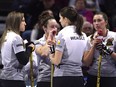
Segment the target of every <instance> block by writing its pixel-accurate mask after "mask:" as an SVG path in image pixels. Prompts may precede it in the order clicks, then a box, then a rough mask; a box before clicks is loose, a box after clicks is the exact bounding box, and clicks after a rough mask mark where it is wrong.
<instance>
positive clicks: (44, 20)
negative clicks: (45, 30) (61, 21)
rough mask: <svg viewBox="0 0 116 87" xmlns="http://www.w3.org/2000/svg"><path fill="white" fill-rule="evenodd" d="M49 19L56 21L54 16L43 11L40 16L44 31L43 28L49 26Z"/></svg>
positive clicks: (40, 24)
mask: <svg viewBox="0 0 116 87" xmlns="http://www.w3.org/2000/svg"><path fill="white" fill-rule="evenodd" d="M49 19H55V18H54V16H53V15H51V14H50V13H49V12H48V11H43V12H42V13H41V14H40V15H39V20H38V23H39V27H40V28H41V29H42V26H45V27H47V24H48V20H49Z"/></svg>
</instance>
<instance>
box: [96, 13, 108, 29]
mask: <svg viewBox="0 0 116 87" xmlns="http://www.w3.org/2000/svg"><path fill="white" fill-rule="evenodd" d="M95 15H102V16H103V18H104V20H105V21H107V26H106V28H108V29H109V28H110V26H109V23H108V16H107V15H106V14H105V13H104V12H96V13H95Z"/></svg>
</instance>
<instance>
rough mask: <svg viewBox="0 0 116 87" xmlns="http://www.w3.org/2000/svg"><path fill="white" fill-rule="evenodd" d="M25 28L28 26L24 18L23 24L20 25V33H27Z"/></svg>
mask: <svg viewBox="0 0 116 87" xmlns="http://www.w3.org/2000/svg"><path fill="white" fill-rule="evenodd" d="M25 26H26V22H25V18H24V17H23V19H22V21H21V23H20V31H22V32H23V31H25Z"/></svg>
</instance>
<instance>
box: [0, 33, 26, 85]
mask: <svg viewBox="0 0 116 87" xmlns="http://www.w3.org/2000/svg"><path fill="white" fill-rule="evenodd" d="M21 51H25V48H24V45H23V39H22V38H21V36H20V35H18V34H16V33H14V32H12V31H9V32H8V33H7V35H6V37H5V42H4V44H3V45H2V47H1V57H2V64H3V66H4V67H3V70H2V72H1V79H2V80H3V81H5V82H4V83H5V84H3V87H5V85H8V87H11V86H12V85H13V84H11V83H10V82H12V81H15V82H14V85H16V86H19V87H25V83H24V74H23V70H22V66H20V64H19V62H18V60H17V58H16V55H15V54H16V53H19V52H21Z"/></svg>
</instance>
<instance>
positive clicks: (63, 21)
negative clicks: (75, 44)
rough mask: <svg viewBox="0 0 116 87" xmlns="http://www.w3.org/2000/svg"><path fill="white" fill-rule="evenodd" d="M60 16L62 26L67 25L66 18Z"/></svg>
mask: <svg viewBox="0 0 116 87" xmlns="http://www.w3.org/2000/svg"><path fill="white" fill-rule="evenodd" d="M59 17H60V20H59V22H60V24H61V25H62V27H65V26H66V20H65V18H63V17H62V16H61V15H59Z"/></svg>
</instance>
